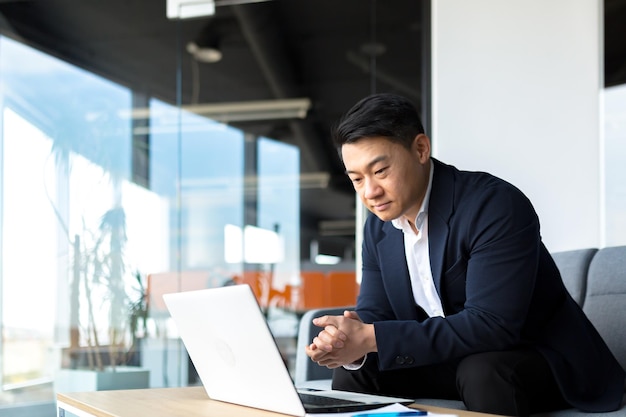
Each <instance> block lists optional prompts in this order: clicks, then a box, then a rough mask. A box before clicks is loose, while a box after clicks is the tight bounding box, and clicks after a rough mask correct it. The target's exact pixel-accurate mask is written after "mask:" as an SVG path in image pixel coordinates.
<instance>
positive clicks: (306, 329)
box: [294, 307, 354, 389]
mask: <svg viewBox="0 0 626 417" xmlns="http://www.w3.org/2000/svg"><path fill="white" fill-rule="evenodd" d="M353 308H354V307H326V308H317V309H314V310H309V311H307V312H306V313H304V315H303V316H302V319H300V324H299V327H298V339H297V343H296V346H297V351H296V364H295V370H294V384H295V385H296V387H297V388H308V389H330V385H331V380H332V376H333V371H332V370H331V369H328V368H326V367H325V366H319V365H318V364H317V363H315V362H313V361H312V360H311V359H310V358H309V357H308V356H307V355H306V353H305V351H304V347H305V346H306V345H308V344H309V343H311V341H312V340H313V338H314V337H315V336H317V334H318V333H319V332H320V330H321V328H319V327H317V326H315V325H313V323H312V320H313V319H314V318H315V317H320V316H325V315H332V316H338V315H342V314H343V312H344V311H345V310H350V309H353Z"/></svg>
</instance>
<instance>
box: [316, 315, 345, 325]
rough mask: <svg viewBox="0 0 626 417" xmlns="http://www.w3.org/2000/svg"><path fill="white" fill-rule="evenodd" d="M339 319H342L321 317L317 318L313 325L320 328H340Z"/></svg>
mask: <svg viewBox="0 0 626 417" xmlns="http://www.w3.org/2000/svg"><path fill="white" fill-rule="evenodd" d="M338 318H341V316H321V317H316V318H314V319H313V324H314V325H316V326H318V327H326V326H328V325H330V326H335V327H339V321H338V320H337V319H338Z"/></svg>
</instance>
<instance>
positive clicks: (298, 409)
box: [163, 285, 412, 416]
mask: <svg viewBox="0 0 626 417" xmlns="http://www.w3.org/2000/svg"><path fill="white" fill-rule="evenodd" d="M163 299H164V301H165V304H166V305H167V308H168V310H169V312H170V314H171V316H172V318H173V319H174V322H175V323H176V326H177V328H178V331H179V334H180V337H181V339H182V341H183V343H184V345H185V347H186V348H187V352H188V353H189V357H190V358H191V361H192V362H193V364H194V366H195V367H196V371H197V372H198V376H199V377H200V380H201V381H202V384H203V386H204V389H205V390H206V393H207V395H208V396H209V397H210V398H211V399H214V400H219V401H225V402H229V403H233V404H238V405H244V406H248V407H255V408H259V409H263V410H270V411H275V412H279V413H284V414H290V415H294V416H304V415H305V413H306V411H305V407H304V405H303V404H302V401H301V399H300V396H299V395H298V391H297V390H296V388H295V386H294V384H293V381H292V379H291V376H290V375H289V372H288V370H287V367H286V365H285V363H284V361H283V358H282V357H281V355H280V351H279V350H278V347H277V345H276V342H275V341H274V338H273V336H272V334H271V332H270V330H269V327H268V326H267V322H266V320H265V317H264V315H263V313H262V311H261V309H260V307H259V305H258V303H257V300H256V298H255V297H254V294H253V293H252V290H251V289H250V287H249V286H248V285H233V286H226V287H220V288H210V289H205V290H197V291H187V292H179V293H172V294H165V295H164V296H163ZM323 393H326V394H328V393H335V392H334V391H323ZM311 394H314V395H319V394H320V393H319V392H315V393H311ZM337 394H338V396H339V397H342V398H346V399H351V398H350V397H351V396H353V397H357V398H353V400H357V401H366V400H368V399H371V400H372V401H371V405H369V406H367V405H364V406H361V407H358V408H355V409H367V408H372V407H380V406H383V405H386V404H390V403H395V402H401V403H404V404H406V403H410V402H412V401H410V400H407V399H398V398H388V397H380V396H369V395H365V394H353V393H345V392H337ZM308 411H309V412H312V410H308ZM323 411H324V412H332V411H348V409H347V408H346V407H345V406H344V407H340V408H337V409H336V410H333V409H330V408H324V409H323Z"/></svg>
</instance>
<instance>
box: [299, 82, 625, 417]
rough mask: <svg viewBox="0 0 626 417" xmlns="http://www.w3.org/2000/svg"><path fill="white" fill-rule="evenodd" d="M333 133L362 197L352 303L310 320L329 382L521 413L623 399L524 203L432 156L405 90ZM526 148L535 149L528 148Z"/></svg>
mask: <svg viewBox="0 0 626 417" xmlns="http://www.w3.org/2000/svg"><path fill="white" fill-rule="evenodd" d="M333 138H334V140H335V142H336V144H337V147H338V150H339V151H340V155H341V157H342V160H343V163H344V165H345V168H346V173H347V174H348V176H349V177H350V180H351V181H352V183H353V185H354V189H355V191H356V192H357V194H358V195H359V197H360V199H361V201H362V202H363V204H364V205H365V206H366V207H367V208H368V209H369V210H370V211H371V212H372V213H373V214H374V215H375V216H372V215H370V216H369V217H368V219H367V221H366V223H365V229H364V238H363V248H362V250H363V257H362V259H363V276H362V282H361V291H360V294H359V297H358V301H357V306H356V311H355V312H349V311H346V312H345V313H344V315H343V316H324V317H320V318H317V319H315V320H314V324H316V325H317V326H320V327H322V328H323V330H322V331H321V332H320V333H319V335H318V336H317V337H316V338H314V340H313V341H312V343H311V344H310V345H309V346H308V347H307V348H306V351H307V355H309V357H310V358H311V359H312V360H314V361H315V362H317V363H319V364H320V365H323V366H327V367H329V368H333V369H335V371H334V375H333V388H335V389H342V390H348V391H361V392H373V393H380V394H388V395H396V396H402V397H411V398H426V397H431V398H450V399H461V400H463V401H464V403H465V405H466V406H467V408H468V409H469V410H473V411H481V412H489V413H495V414H505V415H517V416H525V415H529V414H531V413H535V412H541V411H548V410H553V409H562V408H568V407H570V406H574V407H577V408H580V409H583V410H588V411H598V412H604V411H611V410H615V409H617V408H619V406H620V403H621V399H622V395H623V392H624V371H623V370H622V369H621V367H620V366H619V364H618V362H617V361H616V360H615V358H614V357H613V355H612V354H611V352H610V351H609V349H608V348H607V346H606V344H605V343H604V342H603V340H602V339H601V337H600V336H599V334H598V333H597V332H596V330H595V329H594V327H593V325H592V324H591V323H590V322H589V321H588V320H587V318H586V317H585V315H584V313H583V312H582V310H581V308H580V307H579V306H578V305H577V304H576V303H575V302H574V300H573V299H572V298H571V297H570V295H569V294H568V292H567V290H566V289H565V287H564V285H563V282H562V280H561V277H560V274H559V271H558V269H557V267H556V265H555V263H554V261H553V260H552V257H551V256H550V254H549V253H548V250H547V249H546V248H545V247H544V245H543V243H542V241H541V235H540V230H539V220H538V218H537V215H536V213H535V211H534V209H533V207H532V205H531V203H530V202H529V201H528V199H527V198H526V197H525V196H524V195H523V194H522V193H521V192H520V191H519V190H518V189H517V188H515V187H514V186H512V185H511V184H509V183H507V182H505V181H503V180H501V179H499V178H496V177H494V176H492V175H489V174H487V173H481V172H465V171H459V170H457V169H456V168H455V167H452V166H450V165H445V164H443V163H442V162H440V161H438V160H436V159H434V158H431V156H430V140H429V138H428V137H427V136H426V135H425V134H424V129H423V127H422V124H421V121H420V119H419V115H418V113H417V111H416V109H415V108H414V106H413V105H412V104H411V103H410V102H409V101H407V100H406V99H404V98H402V97H399V96H395V95H390V94H378V95H373V96H370V97H367V98H365V99H363V100H361V101H360V102H359V103H357V104H356V105H355V106H354V107H353V108H352V109H351V110H349V111H348V113H347V114H346V115H345V116H344V117H343V118H342V120H341V121H340V123H339V125H338V126H337V127H336V128H335V129H334V132H333ZM529 157H532V155H530V156H529Z"/></svg>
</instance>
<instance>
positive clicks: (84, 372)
mask: <svg viewBox="0 0 626 417" xmlns="http://www.w3.org/2000/svg"><path fill="white" fill-rule="evenodd" d="M149 387H150V370H148V369H145V368H141V367H138V366H116V367H115V369H112V368H106V369H105V370H104V371H96V370H90V369H59V371H58V372H57V374H56V377H55V379H54V388H55V391H56V392H82V391H107V390H116V389H137V388H149Z"/></svg>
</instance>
